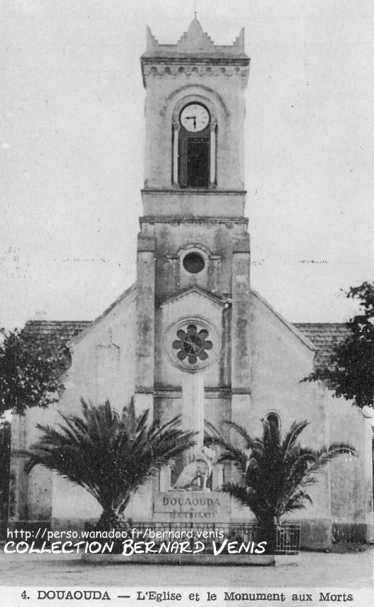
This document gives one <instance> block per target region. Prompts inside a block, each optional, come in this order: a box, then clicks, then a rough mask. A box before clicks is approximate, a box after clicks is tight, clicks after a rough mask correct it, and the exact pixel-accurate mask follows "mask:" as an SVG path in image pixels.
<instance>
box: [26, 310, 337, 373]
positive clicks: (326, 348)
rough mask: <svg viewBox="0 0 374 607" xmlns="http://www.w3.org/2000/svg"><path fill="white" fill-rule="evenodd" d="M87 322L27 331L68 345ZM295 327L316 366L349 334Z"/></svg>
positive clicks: (37, 324) (330, 326)
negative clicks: (312, 353) (313, 354)
mask: <svg viewBox="0 0 374 607" xmlns="http://www.w3.org/2000/svg"><path fill="white" fill-rule="evenodd" d="M92 324H93V322H92V321H87V320H29V321H28V322H27V323H26V325H25V330H26V331H28V332H30V333H33V334H35V335H46V336H48V335H51V336H52V335H53V336H56V335H58V336H59V337H60V338H61V339H63V340H65V341H66V343H67V344H68V343H69V342H70V341H71V340H72V339H73V338H74V337H76V336H78V335H79V334H80V333H82V332H83V331H84V330H86V329H88V327H89V326H90V325H92ZM293 326H294V327H295V328H296V329H297V331H299V332H300V333H301V334H302V335H304V336H305V337H306V339H308V340H309V341H311V342H312V344H313V345H314V346H315V348H316V358H315V362H316V366H325V365H326V364H327V363H328V360H329V357H330V355H331V353H332V351H333V348H334V346H335V345H336V344H337V343H338V342H339V341H342V340H344V339H345V338H346V337H347V335H348V334H349V329H348V327H347V325H346V324H345V323H333V322H332V323H328V322H327V323H313V322H308V323H293Z"/></svg>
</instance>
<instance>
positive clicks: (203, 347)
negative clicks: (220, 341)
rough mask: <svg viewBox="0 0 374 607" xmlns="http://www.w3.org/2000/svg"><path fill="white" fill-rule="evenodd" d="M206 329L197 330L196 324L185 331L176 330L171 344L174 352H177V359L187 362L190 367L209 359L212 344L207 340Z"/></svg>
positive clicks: (207, 333)
mask: <svg viewBox="0 0 374 607" xmlns="http://www.w3.org/2000/svg"><path fill="white" fill-rule="evenodd" d="M208 338H209V332H208V331H207V329H204V328H202V329H199V328H198V326H197V325H196V324H193V323H191V324H189V325H188V326H187V327H186V329H178V331H177V339H175V340H174V341H173V343H172V347H173V349H174V350H177V358H178V360H180V361H185V362H186V361H187V362H188V363H190V364H191V365H194V364H196V363H197V362H198V361H206V360H207V359H208V357H209V354H208V352H209V350H211V349H212V348H213V342H212V341H211V340H210V339H208Z"/></svg>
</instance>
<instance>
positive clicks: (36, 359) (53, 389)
mask: <svg viewBox="0 0 374 607" xmlns="http://www.w3.org/2000/svg"><path fill="white" fill-rule="evenodd" d="M1 333H2V340H1V342H0V415H1V414H2V413H4V412H5V411H8V410H11V411H12V412H13V413H18V414H21V415H22V414H24V412H25V410H26V408H27V407H35V406H42V407H45V406H47V405H49V404H50V403H53V402H56V401H57V400H58V398H59V396H60V394H61V391H62V390H63V383H62V377H61V376H62V374H63V372H64V371H65V370H66V369H67V368H68V366H69V364H70V356H69V351H68V349H67V347H66V343H65V341H66V340H64V339H63V338H61V337H59V336H57V335H43V334H42V335H39V334H35V333H34V332H31V331H28V330H27V326H26V327H25V328H23V329H22V330H19V329H15V330H14V331H4V330H1Z"/></svg>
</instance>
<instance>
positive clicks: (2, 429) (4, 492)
mask: <svg viewBox="0 0 374 607" xmlns="http://www.w3.org/2000/svg"><path fill="white" fill-rule="evenodd" d="M9 462H10V424H9V423H8V422H7V421H4V420H1V419H0V519H5V518H6V513H7V508H8V488H9Z"/></svg>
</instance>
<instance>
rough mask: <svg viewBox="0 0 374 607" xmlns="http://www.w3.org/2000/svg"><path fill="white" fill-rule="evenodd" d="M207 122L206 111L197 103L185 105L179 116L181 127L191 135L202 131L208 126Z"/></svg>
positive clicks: (208, 118) (208, 117) (207, 115)
mask: <svg viewBox="0 0 374 607" xmlns="http://www.w3.org/2000/svg"><path fill="white" fill-rule="evenodd" d="M209 120H210V116H209V112H208V110H207V109H206V108H205V107H204V106H203V105H200V104H199V103H191V104H190V105H186V107H185V108H184V109H183V110H182V112H181V116H180V121H181V124H182V126H184V128H185V129H186V130H187V131H190V132H192V133H198V132H199V131H203V130H204V129H205V128H206V127H207V126H208V124H209Z"/></svg>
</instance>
